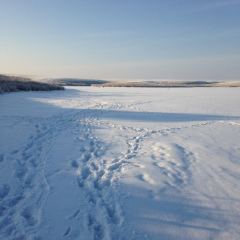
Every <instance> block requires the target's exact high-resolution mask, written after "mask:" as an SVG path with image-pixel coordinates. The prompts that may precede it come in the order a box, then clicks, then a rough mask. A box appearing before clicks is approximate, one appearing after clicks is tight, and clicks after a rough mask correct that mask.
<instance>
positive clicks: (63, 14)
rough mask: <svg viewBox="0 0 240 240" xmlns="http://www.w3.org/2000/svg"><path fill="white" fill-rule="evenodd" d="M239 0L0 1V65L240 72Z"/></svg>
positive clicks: (38, 70) (131, 74)
mask: <svg viewBox="0 0 240 240" xmlns="http://www.w3.org/2000/svg"><path fill="white" fill-rule="evenodd" d="M239 40H240V0H227V1H226V0H201V1H199V0H162V1H160V0H128V1H127V0H95V1H94V0H68V1H66V0H41V1H40V0H21V1H20V0H0V72H1V73H5V74H24V75H37V76H48V77H77V78H95V79H197V80H198V79H205V80H207V79H209V80H212V79H214V80H221V79H223V80H232V79H234V80H235V79H240V67H239V66H240V41H239Z"/></svg>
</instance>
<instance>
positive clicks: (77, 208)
mask: <svg viewBox="0 0 240 240" xmlns="http://www.w3.org/2000/svg"><path fill="white" fill-rule="evenodd" d="M239 142H240V92H239V88H169V89H166V88H164V89H161V88H147V89H144V88H93V87H67V90H65V91H56V92H19V93H12V94H4V95H2V96H0V239H18V240H20V239H31V240H33V239H50V240H52V239H53V240H55V239H56V240H58V239H63V240H64V239H84V240H85V239H86V240H88V239H126V240H129V239H184V240H186V239H191V240H192V239H239V237H240V144H239Z"/></svg>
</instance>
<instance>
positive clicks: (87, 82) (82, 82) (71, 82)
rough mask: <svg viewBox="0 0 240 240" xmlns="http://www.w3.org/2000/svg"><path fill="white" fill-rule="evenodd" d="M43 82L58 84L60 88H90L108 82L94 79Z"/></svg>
mask: <svg viewBox="0 0 240 240" xmlns="http://www.w3.org/2000/svg"><path fill="white" fill-rule="evenodd" d="M42 81H43V82H47V83H53V84H58V85H62V86H92V85H99V84H106V83H108V82H109V81H106V80H94V79H81V78H80V79H78V78H47V79H42Z"/></svg>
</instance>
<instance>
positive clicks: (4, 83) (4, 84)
mask: <svg viewBox="0 0 240 240" xmlns="http://www.w3.org/2000/svg"><path fill="white" fill-rule="evenodd" d="M53 90H64V87H62V86H59V85H55V84H49V83H42V82H37V81H33V80H32V79H30V78H25V77H16V76H7V75H2V74H0V93H4V92H19V91H53Z"/></svg>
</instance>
